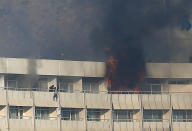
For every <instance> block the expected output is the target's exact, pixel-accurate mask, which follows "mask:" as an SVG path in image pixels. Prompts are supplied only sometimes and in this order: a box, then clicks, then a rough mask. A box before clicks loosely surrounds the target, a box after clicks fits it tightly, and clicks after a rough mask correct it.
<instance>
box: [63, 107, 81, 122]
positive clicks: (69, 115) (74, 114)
mask: <svg viewBox="0 0 192 131" xmlns="http://www.w3.org/2000/svg"><path fill="white" fill-rule="evenodd" d="M79 112H80V109H72V108H67V109H66V108H65V109H64V108H63V109H62V110H61V119H62V120H77V121H78V120H80V118H79Z"/></svg>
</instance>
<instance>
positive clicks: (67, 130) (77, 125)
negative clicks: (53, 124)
mask: <svg viewBox="0 0 192 131" xmlns="http://www.w3.org/2000/svg"><path fill="white" fill-rule="evenodd" d="M61 129H62V130H64V131H77V130H78V131H85V130H86V127H85V122H84V120H83V119H81V120H79V121H77V120H74V121H71V120H69V121H68V120H62V121H61Z"/></svg>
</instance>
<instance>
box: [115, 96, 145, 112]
mask: <svg viewBox="0 0 192 131" xmlns="http://www.w3.org/2000/svg"><path fill="white" fill-rule="evenodd" d="M112 93H113V94H112V103H113V107H114V109H140V107H141V104H140V99H139V94H134V92H120V93H122V94H114V93H119V92H112Z"/></svg>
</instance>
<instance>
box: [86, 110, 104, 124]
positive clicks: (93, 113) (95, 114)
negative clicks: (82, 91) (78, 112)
mask: <svg viewBox="0 0 192 131" xmlns="http://www.w3.org/2000/svg"><path fill="white" fill-rule="evenodd" d="M100 116H101V110H98V109H88V110H87V120H88V121H100Z"/></svg>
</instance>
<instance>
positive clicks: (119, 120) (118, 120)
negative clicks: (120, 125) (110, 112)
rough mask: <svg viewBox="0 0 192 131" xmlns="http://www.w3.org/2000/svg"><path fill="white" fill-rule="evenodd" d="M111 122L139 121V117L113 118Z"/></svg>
mask: <svg viewBox="0 0 192 131" xmlns="http://www.w3.org/2000/svg"><path fill="white" fill-rule="evenodd" d="M113 122H139V119H126V118H125V119H113Z"/></svg>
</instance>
